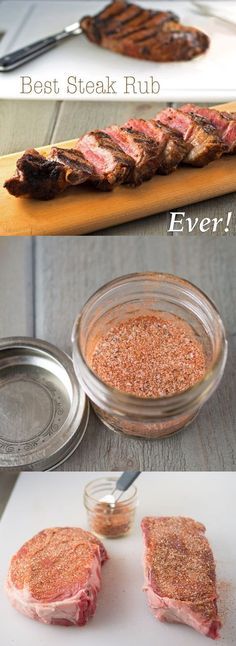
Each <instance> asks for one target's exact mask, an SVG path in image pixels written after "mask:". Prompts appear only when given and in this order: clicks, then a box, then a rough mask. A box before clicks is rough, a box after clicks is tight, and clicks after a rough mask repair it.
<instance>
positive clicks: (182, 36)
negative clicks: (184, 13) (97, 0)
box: [80, 0, 209, 62]
mask: <svg viewBox="0 0 236 646" xmlns="http://www.w3.org/2000/svg"><path fill="white" fill-rule="evenodd" d="M80 24H81V27H82V29H83V31H84V33H85V34H86V36H87V37H88V38H89V40H91V41H92V42H93V43H97V44H99V45H101V46H102V47H105V48H107V49H110V50H112V51H113V52H118V53H119V54H124V55H126V56H132V57H134V58H140V59H145V60H151V61H159V62H167V61H181V60H190V59H192V58H194V56H198V55H199V54H202V53H203V52H204V51H206V49H207V48H208V47H209V38H208V36H206V34H204V33H203V32H201V31H199V30H198V29H195V28H194V27H185V26H183V25H181V24H180V23H179V18H178V16H176V15H175V14H174V13H172V12H171V11H153V10H151V9H143V8H142V7H139V6H137V5H135V4H130V3H128V2H123V1H122V0H118V1H116V2H115V3H114V2H113V3H112V4H109V5H107V7H105V9H103V11H100V12H99V13H98V14H97V15H95V16H85V17H84V18H82V20H81V23H80Z"/></svg>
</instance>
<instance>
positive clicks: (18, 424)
mask: <svg viewBox="0 0 236 646" xmlns="http://www.w3.org/2000/svg"><path fill="white" fill-rule="evenodd" d="M88 418H89V403H88V400H87V398H86V395H85V393H84V392H83V390H82V389H81V387H80V385H79V383H78V381H77V378H76V375H75V372H74V368H73V363H72V360H71V359H70V357H69V356H67V355H66V354H65V353H64V352H62V351H61V350H59V349H58V348H56V347H55V346H53V345H51V344H50V343H47V342H46V341H42V340H40V339H31V338H27V337H11V338H6V339H1V340H0V470H3V469H8V470H24V471H34V470H37V471H44V470H50V469H53V468H55V467H56V466H59V464H61V463H62V462H64V460H66V459H67V458H68V457H69V456H70V455H71V454H72V453H73V452H74V451H75V449H76V448H77V446H78V445H79V444H80V442H81V440H82V438H83V436H84V433H85V431H86V428H87V424H88Z"/></svg>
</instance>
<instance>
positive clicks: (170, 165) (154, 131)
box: [125, 119, 189, 175]
mask: <svg viewBox="0 0 236 646" xmlns="http://www.w3.org/2000/svg"><path fill="white" fill-rule="evenodd" d="M125 126H126V127H127V128H133V129H134V130H138V131H139V132H143V133H144V134H145V135H147V136H148V137H151V139H154V140H155V141H156V142H157V144H158V150H159V163H158V168H157V172H158V173H159V174H162V175H167V174H168V173H171V172H172V171H173V170H175V169H176V168H177V166H178V165H179V164H180V163H181V162H182V160H183V159H184V158H185V157H186V155H187V152H188V151H189V146H188V144H186V143H185V142H184V140H183V137H182V135H181V134H180V133H179V132H177V131H174V130H171V128H168V127H167V126H164V125H163V124H162V123H158V122H157V121H155V120H154V119H151V120H149V121H145V119H130V120H129V121H127V123H126V124H125Z"/></svg>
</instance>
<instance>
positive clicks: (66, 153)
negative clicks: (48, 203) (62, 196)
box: [48, 146, 96, 186]
mask: <svg viewBox="0 0 236 646" xmlns="http://www.w3.org/2000/svg"><path fill="white" fill-rule="evenodd" d="M48 159H54V160H55V161H57V162H59V164H62V165H63V166H64V168H65V179H66V182H67V183H68V184H72V185H74V186H77V185H78V184H82V183H83V182H87V181H92V180H93V179H95V178H96V173H95V169H94V167H93V166H92V164H90V162H89V161H88V160H87V159H85V157H84V155H83V154H82V153H81V152H80V151H79V150H76V149H75V148H58V147H56V146H53V148H51V150H50V154H49V156H48Z"/></svg>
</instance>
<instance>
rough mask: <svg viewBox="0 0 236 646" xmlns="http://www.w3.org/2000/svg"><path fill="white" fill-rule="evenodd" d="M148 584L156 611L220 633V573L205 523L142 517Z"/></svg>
mask: <svg viewBox="0 0 236 646" xmlns="http://www.w3.org/2000/svg"><path fill="white" fill-rule="evenodd" d="M141 526H142V532H143V539H144V546H145V553H144V570H145V588H144V589H145V590H146V591H147V596H148V602H149V605H150V607H151V608H152V610H153V611H154V614H155V617H156V618H157V619H159V620H160V621H163V622H170V623H183V624H187V625H188V626H191V627H192V628H194V629H195V630H197V631H198V632H200V633H201V634H203V635H206V636H207V637H211V639H217V638H218V637H219V629H220V627H221V622H220V619H219V617H218V613H217V604H216V600H217V593H216V574H215V564H214V558H213V554H212V551H211V548H210V545H209V543H208V541H207V539H206V537H205V535H204V533H205V527H204V525H202V524H201V523H198V522H196V521H194V520H192V519H191V518H183V517H160V518H156V517H147V518H144V519H143V521H142V524H141Z"/></svg>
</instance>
